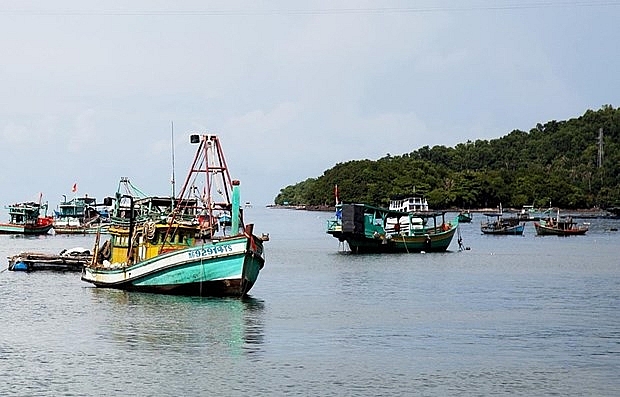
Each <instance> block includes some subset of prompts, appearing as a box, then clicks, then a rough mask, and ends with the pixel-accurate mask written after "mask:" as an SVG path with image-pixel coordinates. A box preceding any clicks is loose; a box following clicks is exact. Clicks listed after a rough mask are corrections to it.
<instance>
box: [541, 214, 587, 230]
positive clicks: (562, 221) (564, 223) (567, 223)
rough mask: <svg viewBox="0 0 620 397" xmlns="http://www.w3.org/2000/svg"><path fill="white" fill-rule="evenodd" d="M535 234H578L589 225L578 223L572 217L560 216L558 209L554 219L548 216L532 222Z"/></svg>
mask: <svg viewBox="0 0 620 397" xmlns="http://www.w3.org/2000/svg"><path fill="white" fill-rule="evenodd" d="M534 227H535V228H536V234H538V235H539V236H578V235H583V234H586V232H587V231H588V229H589V227H588V225H585V224H581V225H580V224H578V223H577V222H575V221H574V220H573V218H572V217H570V216H568V217H560V210H558V211H557V216H556V217H555V219H554V218H553V217H548V218H545V219H541V220H540V222H534Z"/></svg>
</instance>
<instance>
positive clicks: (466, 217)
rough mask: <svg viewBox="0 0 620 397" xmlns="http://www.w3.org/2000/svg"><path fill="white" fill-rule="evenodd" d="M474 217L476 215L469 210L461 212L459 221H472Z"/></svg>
mask: <svg viewBox="0 0 620 397" xmlns="http://www.w3.org/2000/svg"><path fill="white" fill-rule="evenodd" d="M473 218H474V215H473V214H472V213H471V211H469V210H467V211H461V212H459V223H470V222H471V221H472V219H473Z"/></svg>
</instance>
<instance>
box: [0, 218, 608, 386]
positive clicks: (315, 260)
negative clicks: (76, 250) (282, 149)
mask: <svg viewBox="0 0 620 397" xmlns="http://www.w3.org/2000/svg"><path fill="white" fill-rule="evenodd" d="M330 216H331V214H327V213H315V212H305V211H292V210H275V209H273V210H270V209H264V208H251V209H247V210H246V218H249V219H250V220H252V221H254V222H255V223H256V227H255V232H258V233H259V234H260V233H261V232H268V233H270V236H271V241H269V242H268V243H266V255H267V262H266V266H265V268H264V269H263V271H262V272H261V275H260V277H259V280H258V282H257V284H256V285H255V286H254V288H253V289H252V291H251V296H250V297H249V298H248V299H244V300H236V299H208V298H190V297H174V296H162V295H150V294H138V293H126V292H122V291H114V290H106V289H96V288H93V287H91V285H90V284H87V283H84V282H82V281H80V280H79V275H78V274H75V273H48V272H39V273H28V274H27V273H20V272H3V273H1V274H0V301H1V302H2V309H1V311H0V321H1V325H0V331H1V332H0V368H2V380H3V382H1V383H0V395H2V396H11V395H15V396H38V395H41V396H63V395H64V396H86V395H102V396H103V395H106V396H112V395H117V396H129V395H132V396H133V395H135V396H180V395H186V396H194V395H196V396H197V395H225V396H246V395H254V396H267V395H270V396H271V395H300V396H309V395H314V396H377V395H389V396H394V395H421V396H447V395H463V396H470V395H472V396H474V395H475V396H479V395H481V396H487V395H506V396H514V395H522V396H537V395H541V396H542V395H560V396H584V395H588V396H616V395H619V393H620V380H619V379H618V376H617V374H619V373H620V310H619V308H620V254H619V249H620V233H619V232H610V231H609V229H610V228H611V227H618V226H619V224H620V222H619V221H609V220H607V221H603V220H591V221H590V222H591V223H592V224H591V230H590V232H589V233H588V234H587V235H586V236H576V237H568V238H560V237H555V236H547V237H537V236H535V231H534V227H533V225H531V224H528V225H527V226H526V230H525V235H524V236H522V237H519V236H486V235H481V234H480V229H479V222H480V220H481V219H476V218H474V222H473V223H471V224H464V225H462V226H461V233H462V236H463V240H464V243H465V245H466V246H470V247H471V250H469V251H464V252H458V251H457V245H456V241H454V242H453V244H452V246H451V252H447V253H444V254H410V255H408V254H402V255H401V254H397V255H366V256H356V255H347V254H342V253H339V252H338V251H339V244H338V241H337V240H335V239H333V238H332V237H330V236H329V235H327V234H325V232H324V230H325V222H326V219H327V218H328V217H330ZM93 239H94V238H93V237H66V236H46V237H39V238H23V237H12V236H0V254H2V255H3V256H4V257H6V256H8V255H11V254H15V253H17V252H19V251H23V250H36V251H46V252H59V251H60V250H61V249H63V248H71V247H75V246H86V247H90V246H92V244H93ZM5 266H6V262H5V265H3V266H2V268H4V267H5Z"/></svg>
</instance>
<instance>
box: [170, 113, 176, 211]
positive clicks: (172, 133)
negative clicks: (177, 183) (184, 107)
mask: <svg viewBox="0 0 620 397" xmlns="http://www.w3.org/2000/svg"><path fill="white" fill-rule="evenodd" d="M170 135H171V136H170V141H171V145H170V146H171V151H172V176H171V177H170V184H171V185H172V198H173V200H174V198H175V197H176V192H175V189H174V121H171V122H170Z"/></svg>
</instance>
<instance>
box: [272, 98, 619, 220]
mask: <svg viewBox="0 0 620 397" xmlns="http://www.w3.org/2000/svg"><path fill="white" fill-rule="evenodd" d="M601 129H602V133H603V139H602V151H600V148H601V145H600V144H599V131H600V130H601ZM600 154H602V156H601V155H600ZM601 157H602V162H601V161H600V159H601ZM335 185H338V190H339V196H340V200H341V201H342V202H346V203H367V204H373V205H380V206H386V205H388V203H389V200H390V199H391V198H397V197H406V196H411V195H413V194H414V192H415V193H416V195H424V196H426V197H427V199H428V201H429V205H430V206H431V207H432V208H436V209H444V208H454V207H457V208H489V207H496V206H498V205H499V204H500V203H501V204H502V205H503V206H504V207H521V206H523V205H525V204H533V205H535V206H537V207H547V206H549V203H551V204H552V205H553V206H555V207H561V208H567V209H578V208H593V207H601V208H608V207H611V206H618V205H619V203H620V108H619V109H614V108H613V107H612V106H610V105H606V106H603V107H602V108H601V109H600V110H598V111H593V110H588V111H586V112H585V114H583V115H582V116H581V117H578V118H574V119H570V120H567V121H555V120H553V121H549V122H547V123H545V124H537V125H536V126H535V127H534V128H532V129H531V130H530V131H529V132H525V131H520V130H514V131H512V132H511V133H510V134H508V135H506V136H504V137H501V138H498V139H492V140H490V141H487V140H477V141H475V142H472V141H467V142H465V143H460V144H458V145H456V146H455V147H453V148H452V147H445V146H433V147H432V148H430V147H428V146H423V147H421V148H419V149H418V150H416V151H413V152H411V153H407V154H403V155H400V156H390V155H387V156H386V157H383V158H381V159H379V160H354V161H348V162H345V163H338V164H336V166H334V167H333V168H331V169H329V170H327V171H325V172H324V173H323V175H322V176H319V177H317V178H310V179H307V180H305V181H303V182H299V183H297V184H295V185H291V186H287V187H285V188H283V189H282V190H281V191H280V194H278V196H277V197H276V198H275V203H276V204H279V205H282V204H289V205H333V204H334V186H335Z"/></svg>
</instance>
